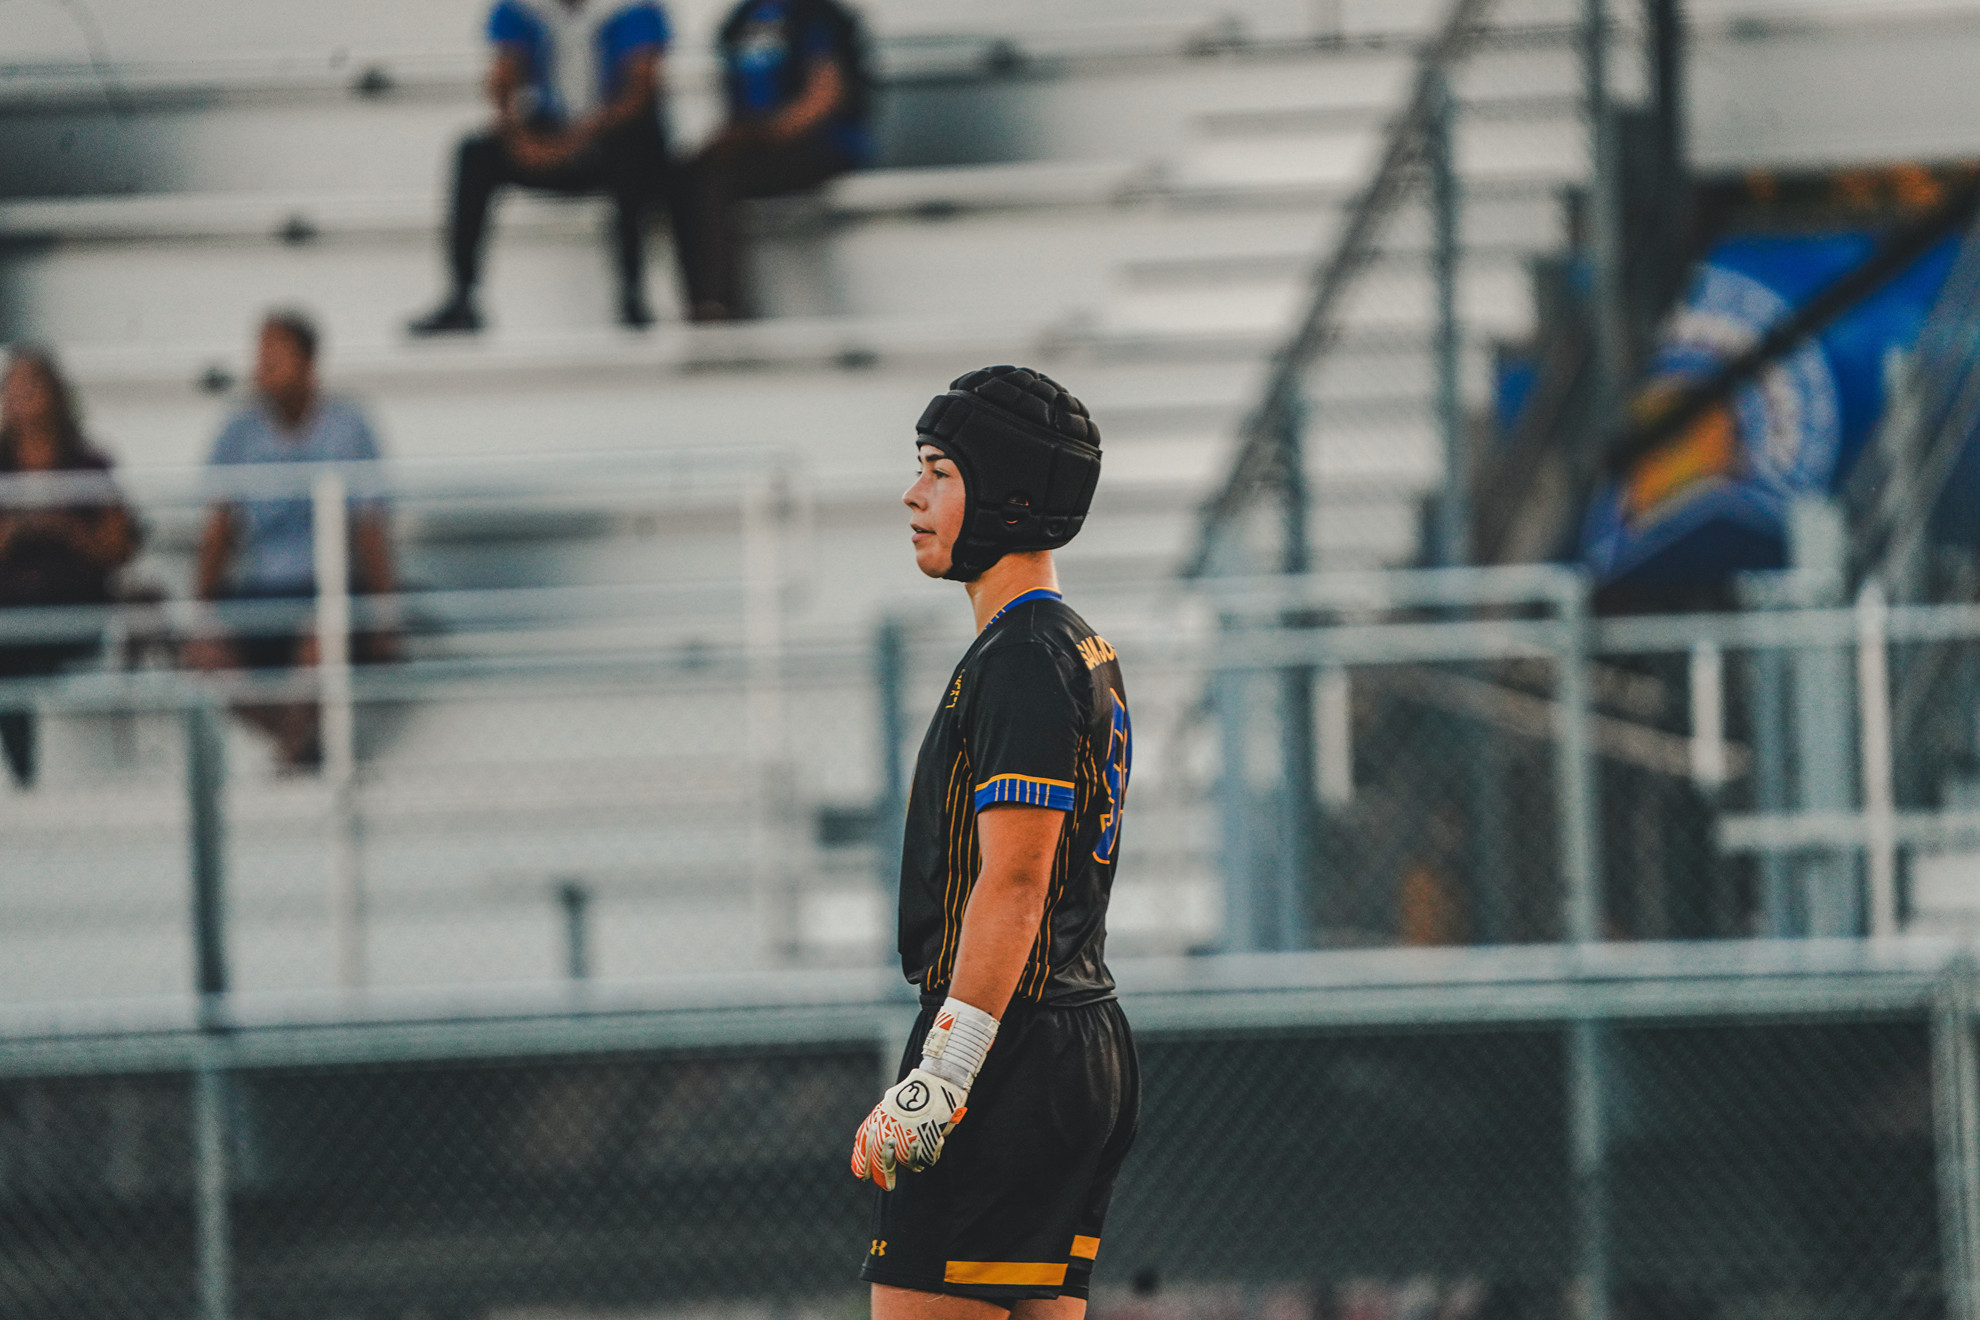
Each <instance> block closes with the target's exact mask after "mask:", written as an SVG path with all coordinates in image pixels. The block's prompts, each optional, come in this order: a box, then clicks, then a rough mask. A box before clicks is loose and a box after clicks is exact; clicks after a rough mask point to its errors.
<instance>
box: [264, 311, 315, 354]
mask: <svg viewBox="0 0 1980 1320" xmlns="http://www.w3.org/2000/svg"><path fill="white" fill-rule="evenodd" d="M261 328H262V329H263V330H280V331H281V332H282V333H283V334H285V335H287V336H288V337H289V338H290V340H291V341H293V342H294V344H295V346H296V347H297V348H299V349H301V350H302V355H303V358H304V359H305V360H306V361H309V362H314V361H316V345H317V342H318V341H319V340H320V339H321V337H322V336H321V335H319V334H318V332H317V329H316V322H315V320H313V319H312V318H311V317H310V314H309V313H308V312H305V311H304V310H302V308H300V307H277V308H275V309H274V310H273V311H271V312H269V313H268V315H266V316H264V317H262V318H261Z"/></svg>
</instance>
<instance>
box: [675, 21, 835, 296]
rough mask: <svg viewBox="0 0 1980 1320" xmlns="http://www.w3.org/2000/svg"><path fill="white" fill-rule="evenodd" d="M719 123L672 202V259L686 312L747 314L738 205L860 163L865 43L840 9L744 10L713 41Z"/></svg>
mask: <svg viewBox="0 0 1980 1320" xmlns="http://www.w3.org/2000/svg"><path fill="white" fill-rule="evenodd" d="M716 49H717V52H718V54H719V55H720V57H721V63H722V87H723V93H724V99H725V101H726V103H727V110H728V114H727V119H726V121H725V122H724V124H723V126H722V128H721V129H720V131H718V132H717V133H716V134H715V136H714V138H712V139H711V140H710V141H709V143H708V145H707V146H705V147H703V148H702V150H701V151H700V152H699V153H697V154H696V155H695V157H694V159H693V160H692V161H691V162H689V164H688V166H687V167H686V170H685V172H684V177H683V179H682V181H681V187H680V189H679V191H678V192H677V194H676V199H675V216H674V251H675V254H676V255H677V256H678V258H679V260H680V265H681V282H682V284H683V285H684V286H685V288H686V290H687V297H688V307H689V312H690V314H691V315H692V316H693V317H694V319H695V320H697V321H728V320H735V319H739V318H741V317H745V316H747V315H749V314H750V313H751V311H752V310H753V308H752V307H751V304H750V299H749V293H748V289H747V287H746V281H745V278H744V269H743V267H744V254H743V250H742V238H741V231H740V227H739V226H738V224H737V219H736V204H737V203H738V202H741V201H744V200H746V199H748V198H752V197H778V196H782V195H784V194H786V193H795V192H804V191H806V190H808V189H812V188H816V187H818V186H819V185H820V184H822V183H824V182H825V181H826V180H827V179H830V178H832V177H833V176H834V175H838V174H843V173H844V172H845V171H847V170H849V169H854V168H856V167H858V166H861V165H864V164H866V163H867V162H868V161H869V160H870V159H871V158H872V154H873V144H872V138H871V133H870V130H869V128H868V123H867V119H868V101H869V95H868V91H869V89H868V78H867V73H866V43H865V37H864V35H863V33H862V31H861V29H860V24H859V20H858V19H857V18H856V17H855V16H854V15H853V14H852V12H851V11H850V10H848V9H846V8H845V7H844V6H843V5H841V4H839V3H838V0H742V3H741V4H739V5H737V6H736V7H735V9H734V10H733V11H731V12H730V14H729V16H728V18H727V20H726V21H724V22H723V24H722V27H721V31H720V33H719V35H718V36H717V38H716Z"/></svg>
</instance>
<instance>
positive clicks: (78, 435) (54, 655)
mask: <svg viewBox="0 0 1980 1320" xmlns="http://www.w3.org/2000/svg"><path fill="white" fill-rule="evenodd" d="M31 472H62V473H73V474H79V475H80V476H81V477H82V478H83V480H82V482H81V483H80V484H79V485H78V486H77V487H76V488H75V490H74V494H73V496H71V497H70V498H71V499H72V501H73V502H71V503H67V504H56V505H38V506H32V507H30V506H27V505H23V504H13V503H8V504H0V607H7V606H14V607H18V606H31V605H105V604H108V603H109V602H110V598H111V597H110V576H111V574H113V573H115V572H116V571H117V570H118V569H119V568H121V567H123V566H124V565H125V564H126V563H128V562H130V558H131V555H132V554H134V553H135V552H136V550H137V541H138V537H137V524H136V523H135V522H134V521H133V520H132V518H131V515H130V511H129V510H128V509H126V508H125V507H124V503H123V499H122V497H121V496H120V495H119V494H118V492H117V487H116V485H115V483H114V482H112V481H111V480H110V475H109V474H110V460H109V459H107V458H105V457H104V456H103V455H101V454H99V453H97V452H96V450H94V449H92V448H91V447H90V445H89V443H88V442H87V441H86V440H84V439H83V434H82V428H81V426H80V424H79V423H78V420H77V416H76V405H75V396H74V394H73V393H72V392H71V391H70V389H69V384H68V382H67V381H66V380H64V379H63V378H62V372H61V370H60V368H58V367H57V366H56V364H55V359H54V357H53V356H52V355H51V354H50V353H48V352H47V351H46V350H45V349H37V348H16V349H14V350H13V352H11V353H10V354H8V357H7V374H6V377H5V379H4V381H0V474H4V475H6V476H8V477H16V478H17V477H18V476H19V475H20V474H24V473H31ZM90 474H96V476H97V480H95V481H92V480H90V479H89V476H90ZM99 483H100V485H99ZM9 484H10V485H14V484H16V483H13V482H10V483H9ZM3 624H4V615H0V625H3ZM99 646H100V643H98V642H95V641H83V640H75V641H52V642H32V641H24V642H8V641H4V640H0V679H8V678H25V677H29V676H33V675H42V674H52V673H54V672H56V671H57V670H58V669H60V668H62V666H64V665H66V664H70V663H72V662H74V661H77V660H81V659H84V658H86V657H88V656H89V655H91V654H93V653H94V652H95V651H96V650H97V649H98V648H99ZM0 747H4V750H5V753H6V758H7V769H8V771H9V773H11V774H12V775H13V778H14V783H15V784H17V785H19V786H20V787H22V788H28V787H30V786H32V785H33V783H34V778H35V730H34V716H33V715H32V714H31V713H29V712H28V711H25V710H7V711H0Z"/></svg>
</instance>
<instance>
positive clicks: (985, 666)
mask: <svg viewBox="0 0 1980 1320" xmlns="http://www.w3.org/2000/svg"><path fill="white" fill-rule="evenodd" d="M976 670H977V673H976V682H975V688H976V691H975V693H974V695H973V697H972V698H971V700H970V708H969V712H968V715H967V717H966V719H965V723H964V738H965V740H966V741H967V744H968V747H969V754H970V764H971V766H972V768H973V770H974V775H975V779H976V783H975V784H974V786H973V787H974V790H975V799H976V809H977V810H978V811H981V810H982V809H983V808H985V807H988V806H992V805H995V804H996V803H999V802H1016V803H1021V804H1023V805H1025V806H1033V807H1049V808H1051V809H1052V810H1054V811H1071V810H1072V809H1073V774H1074V771H1075V767H1076V765H1077V761H1078V756H1079V739H1080V729H1081V723H1082V720H1081V712H1080V702H1079V697H1078V694H1077V693H1076V692H1075V690H1074V688H1073V678H1072V674H1071V666H1070V664H1069V663H1068V662H1067V661H1066V660H1065V659H1064V658H1062V657H1060V656H1059V655H1057V654H1056V653H1054V652H1053V651H1052V649H1051V648H1050V647H1047V646H1044V645H1042V644H1040V643H1035V642H1025V643H1018V644H1015V645H1010V646H1002V647H998V648H996V649H994V650H992V651H990V652H989V653H988V654H986V655H985V656H984V657H983V659H982V660H980V661H979V662H978V663H977V665H976Z"/></svg>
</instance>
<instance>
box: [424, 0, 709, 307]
mask: <svg viewBox="0 0 1980 1320" xmlns="http://www.w3.org/2000/svg"><path fill="white" fill-rule="evenodd" d="M669 35H670V34H669V32H668V29H667V16H666V12H665V11H664V10H663V9H661V7H660V6H659V5H658V4H656V3H653V0H500V3H498V4H497V5H496V6H495V8H494V10H493V11H492V12H491V13H490V14H489V17H488V40H489V41H490V42H491V43H492V44H493V45H494V47H495V62H494V67H493V69H492V70H491V71H490V73H489V76H488V96H489V99H490V100H491V101H493V102H494V104H495V126H494V128H492V129H490V130H487V131H484V132H479V133H476V134H474V135H472V136H471V137H469V138H468V139H467V140H466V141H464V142H462V143H461V147H460V151H459V153H458V154H457V156H456V157H455V161H454V201H453V210H452V215H451V218H450V221H449V225H448V241H447V251H448V265H449V271H450V274H451V276H452V282H453V286H452V289H451V290H450V291H449V293H448V295H447V298H446V301H444V302H443V303H442V304H441V305H440V306H439V307H438V308H437V309H436V310H434V311H433V312H431V313H429V314H428V315H426V316H423V317H420V318H419V319H418V320H416V321H413V322H412V323H411V324H410V325H409V326H408V327H407V329H408V330H409V331H410V332H411V333H412V334H414V335H435V334H460V333H472V332H474V331H477V330H479V329H481V324H482V320H481V310H480V307H479V305H478V304H477V302H476V298H475V287H476V285H477V284H478V283H479V282H480V278H481V249H482V244H483V240H484V239H485V237H486V235H487V230H488V212H489V207H490V206H491V205H492V204H493V202H494V199H495V195H496V194H497V193H498V192H500V191H501V189H502V188H504V187H506V186H508V185H511V184H514V185H519V186H521V187H525V188H535V189H540V190H543V191H547V192H554V193H561V194H566V195H576V194H583V193H606V194H609V195H610V196H611V198H612V201H613V206H614V210H615V213H616V220H615V225H614V247H615V250H616V253H617V257H618V266H619V320H620V322H621V323H622V324H624V325H626V326H629V327H631V328H633V329H639V328H642V327H644V326H647V325H649V324H651V323H652V320H653V315H652V313H651V312H650V311H649V310H648V309H647V304H646V292H645V253H644V243H645V230H646V215H647V210H648V208H649V206H650V205H651V204H652V203H653V202H654V201H655V200H656V199H657V198H660V197H663V196H665V195H666V194H667V192H668V190H669V188H670V186H671V185H670V182H669V177H670V174H671V170H672V165H671V161H670V158H669V154H668V148H667V137H666V132H665V130H664V128H663V125H662V120H661V116H660V114H659V109H658V90H657V89H658V86H659V77H660V60H661V56H662V55H663V54H664V53H665V51H666V49H667V43H668V40H669Z"/></svg>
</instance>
